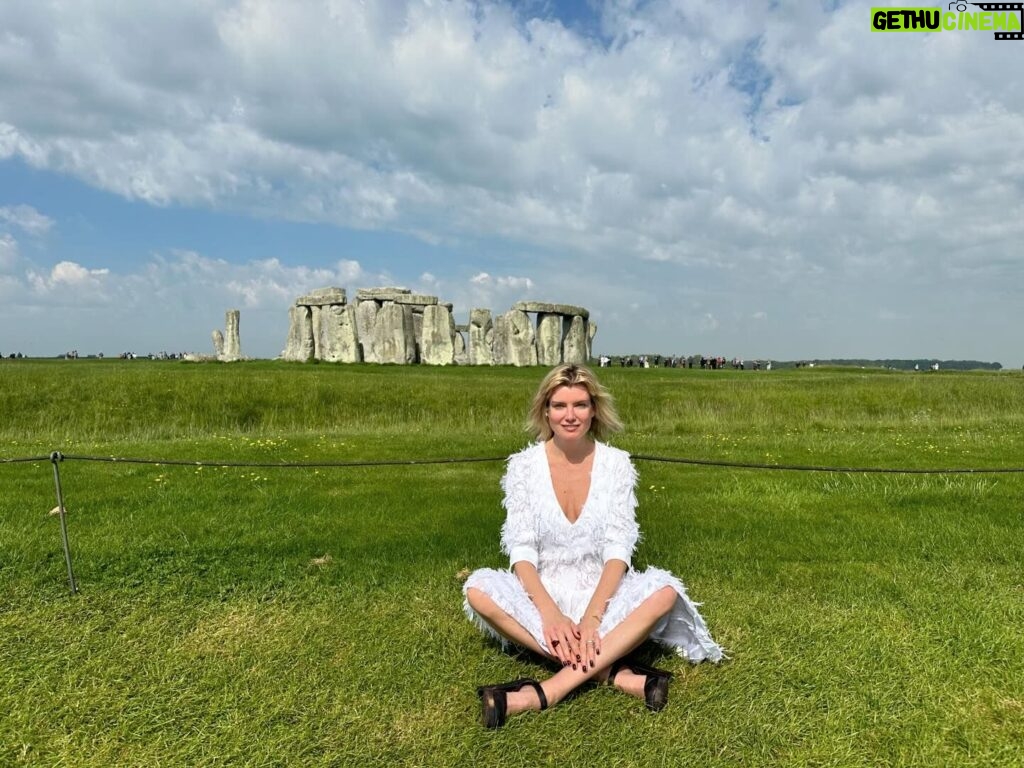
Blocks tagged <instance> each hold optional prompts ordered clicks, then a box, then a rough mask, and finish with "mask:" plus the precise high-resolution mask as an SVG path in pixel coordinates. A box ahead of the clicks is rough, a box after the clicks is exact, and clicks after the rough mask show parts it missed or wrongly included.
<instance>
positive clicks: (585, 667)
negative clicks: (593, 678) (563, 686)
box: [583, 664, 587, 672]
mask: <svg viewBox="0 0 1024 768" xmlns="http://www.w3.org/2000/svg"><path fill="white" fill-rule="evenodd" d="M583 671H584V672H586V671H587V665H586V664H584V665H583Z"/></svg>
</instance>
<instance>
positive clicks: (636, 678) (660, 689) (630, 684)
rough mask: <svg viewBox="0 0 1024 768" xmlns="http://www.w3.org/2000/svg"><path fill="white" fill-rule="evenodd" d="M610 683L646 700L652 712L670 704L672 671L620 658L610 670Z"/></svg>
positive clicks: (645, 702)
mask: <svg viewBox="0 0 1024 768" xmlns="http://www.w3.org/2000/svg"><path fill="white" fill-rule="evenodd" d="M607 679H608V684H609V685H614V686H615V687H616V688H618V689H619V690H621V691H625V692H626V693H628V694H630V695H632V696H636V697H638V698H641V699H643V700H644V704H645V705H646V706H647V708H648V709H649V710H651V711H652V712H660V711H661V710H662V709H664V708H665V705H666V704H668V684H669V681H670V680H671V679H672V673H671V672H667V671H665V670H663V669H657V668H655V667H647V666H644V665H642V664H636V663H634V662H631V661H627V660H625V659H619V660H618V661H616V662H615V663H614V664H612V666H611V667H610V668H609V670H608V678H607Z"/></svg>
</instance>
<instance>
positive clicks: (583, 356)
mask: <svg viewBox="0 0 1024 768" xmlns="http://www.w3.org/2000/svg"><path fill="white" fill-rule="evenodd" d="M562 362H564V363H576V364H584V363H586V362H587V326H586V321H585V320H584V319H583V318H582V317H580V316H579V315H576V316H575V317H573V319H572V323H571V324H570V325H569V330H568V331H566V334H565V342H564V343H563V344H562Z"/></svg>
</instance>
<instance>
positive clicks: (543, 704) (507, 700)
mask: <svg viewBox="0 0 1024 768" xmlns="http://www.w3.org/2000/svg"><path fill="white" fill-rule="evenodd" d="M477 695H478V696H480V706H481V710H480V721H481V722H482V723H483V725H484V727H485V728H500V727H501V726H503V725H504V724H505V720H506V719H507V718H508V716H509V715H514V714H516V713H517V712H523V711H524V710H527V709H541V710H544V709H547V708H548V700H547V696H545V694H544V689H543V688H541V687H540V683H538V682H537V681H536V680H531V679H530V678H526V677H524V678H522V679H520V680H515V681H513V682H511V683H503V684H502V685H484V686H481V687H480V688H478V689H477Z"/></svg>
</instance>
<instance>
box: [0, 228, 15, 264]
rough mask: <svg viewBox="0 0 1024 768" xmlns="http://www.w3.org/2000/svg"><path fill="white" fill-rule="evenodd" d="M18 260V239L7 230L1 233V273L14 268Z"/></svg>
mask: <svg viewBox="0 0 1024 768" xmlns="http://www.w3.org/2000/svg"><path fill="white" fill-rule="evenodd" d="M17 262H18V241H17V240H15V239H14V238H13V237H12V236H11V235H9V234H7V233H6V232H3V233H0V273H3V272H7V271H9V270H11V269H13V267H14V265H15V264H17Z"/></svg>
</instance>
